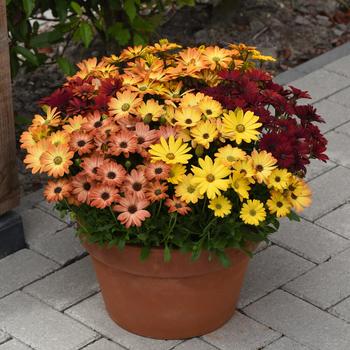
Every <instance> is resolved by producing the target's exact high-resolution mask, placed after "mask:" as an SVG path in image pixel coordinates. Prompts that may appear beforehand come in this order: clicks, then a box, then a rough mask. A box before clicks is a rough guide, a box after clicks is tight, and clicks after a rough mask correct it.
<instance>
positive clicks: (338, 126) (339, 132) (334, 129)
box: [323, 106, 350, 164]
mask: <svg viewBox="0 0 350 350" xmlns="http://www.w3.org/2000/svg"><path fill="white" fill-rule="evenodd" d="M342 107H343V106H342ZM347 109H348V110H349V113H350V108H347ZM348 123H350V120H347V121H346V122H344V123H341V124H338V125H337V126H335V127H334V128H333V129H329V130H327V131H326V132H324V133H323V134H324V135H327V134H328V133H329V132H331V131H334V132H335V133H336V134H343V135H348V134H346V133H343V132H341V131H336V129H338V128H340V127H342V126H344V125H345V124H348ZM326 124H327V122H326ZM329 161H331V162H332V163H335V162H334V161H332V160H331V159H329ZM335 164H337V163H335Z"/></svg>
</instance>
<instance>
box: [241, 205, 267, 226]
mask: <svg viewBox="0 0 350 350" xmlns="http://www.w3.org/2000/svg"><path fill="white" fill-rule="evenodd" d="M239 217H240V218H241V219H242V220H243V222H244V223H245V224H249V225H254V226H258V225H259V224H260V222H262V221H264V220H265V218H266V211H265V208H264V205H263V204H262V203H261V202H260V201H259V200H257V199H253V200H250V199H248V200H247V202H246V203H244V204H243V205H242V209H241V211H240V215H239Z"/></svg>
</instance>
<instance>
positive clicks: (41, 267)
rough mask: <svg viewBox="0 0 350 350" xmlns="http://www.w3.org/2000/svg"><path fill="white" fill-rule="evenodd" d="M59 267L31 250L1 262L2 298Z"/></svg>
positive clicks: (13, 255) (18, 253)
mask: <svg viewBox="0 0 350 350" xmlns="http://www.w3.org/2000/svg"><path fill="white" fill-rule="evenodd" d="M58 267H59V265H57V264H56V263H55V262H53V261H51V260H48V259H46V258H44V257H43V256H41V255H39V254H37V253H35V252H33V251H31V250H29V249H22V250H19V251H18V252H16V253H14V254H12V255H9V256H7V257H6V258H4V259H1V260H0V298H1V297H2V296H4V295H6V294H9V293H11V292H13V291H15V290H17V289H19V288H21V287H24V286H25V285H27V284H29V283H31V282H33V281H35V280H37V279H39V278H41V277H43V276H45V275H47V274H48V273H50V272H52V271H54V270H55V269H57V268H58Z"/></svg>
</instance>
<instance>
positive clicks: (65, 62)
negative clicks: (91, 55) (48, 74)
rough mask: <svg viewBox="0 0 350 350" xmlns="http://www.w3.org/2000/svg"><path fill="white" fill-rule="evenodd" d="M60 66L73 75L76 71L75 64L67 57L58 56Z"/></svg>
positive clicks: (65, 72)
mask: <svg viewBox="0 0 350 350" xmlns="http://www.w3.org/2000/svg"><path fill="white" fill-rule="evenodd" d="M57 63H58V66H59V67H60V68H61V70H62V72H63V73H64V74H65V75H69V76H70V75H73V74H74V73H75V71H76V69H75V66H74V65H73V64H72V62H70V61H69V60H68V59H67V58H65V57H58V58H57Z"/></svg>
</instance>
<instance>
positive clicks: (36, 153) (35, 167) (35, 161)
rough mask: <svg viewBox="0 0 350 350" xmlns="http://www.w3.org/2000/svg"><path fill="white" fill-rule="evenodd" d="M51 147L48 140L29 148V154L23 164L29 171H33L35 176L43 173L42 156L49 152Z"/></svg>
mask: <svg viewBox="0 0 350 350" xmlns="http://www.w3.org/2000/svg"><path fill="white" fill-rule="evenodd" d="M49 145H50V143H49V141H48V140H41V141H39V142H37V143H36V144H35V145H34V146H31V147H29V148H28V150H27V152H28V154H27V155H26V157H25V158H24V161H23V162H24V164H26V167H27V168H28V169H32V173H33V174H36V173H37V172H41V171H42V163H41V156H42V155H43V154H44V153H45V152H46V151H47V149H48V147H49Z"/></svg>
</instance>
